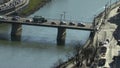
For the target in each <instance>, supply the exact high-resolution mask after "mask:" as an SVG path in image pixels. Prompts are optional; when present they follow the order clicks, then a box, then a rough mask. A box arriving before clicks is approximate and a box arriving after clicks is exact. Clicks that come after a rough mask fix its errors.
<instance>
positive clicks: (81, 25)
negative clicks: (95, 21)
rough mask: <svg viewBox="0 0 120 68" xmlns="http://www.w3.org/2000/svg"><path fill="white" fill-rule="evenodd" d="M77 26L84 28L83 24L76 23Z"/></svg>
mask: <svg viewBox="0 0 120 68" xmlns="http://www.w3.org/2000/svg"><path fill="white" fill-rule="evenodd" d="M77 26H81V27H85V24H83V23H78V24H77Z"/></svg>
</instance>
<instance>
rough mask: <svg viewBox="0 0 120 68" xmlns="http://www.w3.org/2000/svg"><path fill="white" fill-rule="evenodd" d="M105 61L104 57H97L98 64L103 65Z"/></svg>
mask: <svg viewBox="0 0 120 68" xmlns="http://www.w3.org/2000/svg"><path fill="white" fill-rule="evenodd" d="M105 63H106V59H99V61H98V66H104V65H105Z"/></svg>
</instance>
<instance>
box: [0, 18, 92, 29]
mask: <svg viewBox="0 0 120 68" xmlns="http://www.w3.org/2000/svg"><path fill="white" fill-rule="evenodd" d="M26 20H28V19H27V18H20V19H19V20H17V21H14V20H12V17H7V20H0V22H1V23H8V24H13V23H14V24H23V25H33V26H44V27H55V28H58V27H61V28H67V29H77V30H88V31H93V30H94V28H93V27H92V24H85V26H84V27H83V26H78V25H77V23H76V24H75V25H69V23H67V24H66V25H63V24H60V21H52V20H48V21H47V22H44V23H36V22H26ZM51 22H55V23H56V24H52V23H51Z"/></svg>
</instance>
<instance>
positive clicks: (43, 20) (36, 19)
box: [33, 16, 47, 23]
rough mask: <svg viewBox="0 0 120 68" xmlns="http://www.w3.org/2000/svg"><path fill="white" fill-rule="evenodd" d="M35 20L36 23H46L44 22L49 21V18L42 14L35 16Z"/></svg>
mask: <svg viewBox="0 0 120 68" xmlns="http://www.w3.org/2000/svg"><path fill="white" fill-rule="evenodd" d="M33 21H34V22H36V23H44V22H47V19H45V18H44V17H42V16H34V17H33Z"/></svg>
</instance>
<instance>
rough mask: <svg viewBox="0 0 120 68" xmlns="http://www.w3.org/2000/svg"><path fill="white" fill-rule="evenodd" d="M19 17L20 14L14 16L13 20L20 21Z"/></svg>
mask: <svg viewBox="0 0 120 68" xmlns="http://www.w3.org/2000/svg"><path fill="white" fill-rule="evenodd" d="M19 19H20V16H14V17H13V18H12V20H13V21H18V20H19Z"/></svg>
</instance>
